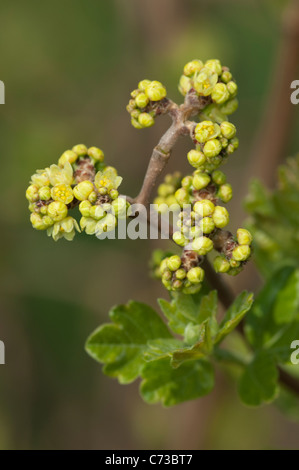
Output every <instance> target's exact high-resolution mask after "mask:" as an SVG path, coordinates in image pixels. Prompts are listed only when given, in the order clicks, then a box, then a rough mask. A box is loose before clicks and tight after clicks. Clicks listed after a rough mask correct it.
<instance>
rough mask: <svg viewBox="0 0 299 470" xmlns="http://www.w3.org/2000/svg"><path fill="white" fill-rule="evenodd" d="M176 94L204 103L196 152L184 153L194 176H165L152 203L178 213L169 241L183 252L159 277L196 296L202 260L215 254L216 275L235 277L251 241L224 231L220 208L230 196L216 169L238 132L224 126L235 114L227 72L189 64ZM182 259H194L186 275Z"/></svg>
mask: <svg viewBox="0 0 299 470" xmlns="http://www.w3.org/2000/svg"><path fill="white" fill-rule="evenodd" d="M179 88H180V91H181V92H182V94H183V95H188V94H189V93H193V94H194V92H195V93H196V94H197V96H198V99H199V97H201V99H202V97H206V98H207V101H206V102H204V104H205V107H204V108H203V109H201V112H200V114H199V119H200V122H195V123H193V124H192V125H191V127H190V129H191V130H190V137H191V139H192V141H193V142H194V144H195V148H194V149H191V150H190V151H189V152H188V154H187V159H188V162H189V163H190V165H191V166H192V167H193V168H195V171H194V172H193V173H192V174H191V175H187V176H185V177H183V178H181V177H180V179H177V180H175V181H176V184H173V180H172V179H171V175H167V177H166V178H167V180H166V179H165V181H164V183H163V184H162V185H160V186H159V189H158V197H157V198H156V199H155V202H156V203H158V204H159V205H161V207H163V208H164V209H165V208H166V209H165V210H167V205H170V204H168V201H169V202H171V204H175V202H176V203H177V204H178V206H179V207H180V212H179V214H178V220H177V222H176V226H175V228H174V232H173V241H174V242H175V243H176V244H177V245H178V246H180V247H182V248H183V255H182V256H181V258H180V257H179V256H176V255H173V256H169V257H167V258H165V259H161V261H160V265H159V272H160V277H161V278H162V282H163V284H164V286H165V287H166V288H167V289H169V290H182V291H183V292H191V291H192V292H196V291H197V290H198V289H200V286H201V283H202V280H203V276H204V272H203V269H202V268H201V267H200V266H199V264H200V263H201V260H202V258H203V257H204V256H206V255H207V254H208V253H210V252H211V251H212V250H216V251H218V252H219V253H220V254H219V256H217V257H216V258H215V260H214V268H215V270H216V271H217V272H221V273H227V274H230V275H235V274H238V272H240V271H241V269H242V268H243V266H244V264H245V263H246V261H247V260H248V258H249V257H250V253H251V250H250V244H251V240H252V236H251V234H250V233H249V232H248V231H247V230H245V229H238V231H237V236H236V237H233V235H232V234H231V233H230V232H228V231H226V230H224V229H225V227H226V226H227V225H228V223H229V212H228V210H227V209H226V208H225V207H223V206H222V205H221V202H222V203H227V202H229V201H230V200H231V198H232V195H233V192H232V187H231V185H230V184H229V183H227V181H226V176H225V174H224V173H223V172H222V171H220V170H219V169H218V167H219V166H220V165H221V164H222V163H224V162H225V161H226V159H227V157H228V156H229V155H230V154H232V153H233V152H235V150H237V148H238V146H239V140H238V138H237V137H236V132H237V131H236V127H235V126H234V124H232V123H231V122H229V121H228V120H227V115H229V114H231V112H233V111H234V110H235V109H236V103H237V102H236V98H235V96H236V93H237V85H236V84H235V82H234V81H233V79H232V75H231V73H230V71H229V70H228V68H227V67H222V66H221V64H220V62H219V61H218V60H208V61H207V62H206V63H205V64H204V63H203V62H202V61H200V60H193V61H191V62H188V64H186V66H185V68H184V75H183V76H182V77H181V79H180V84H179ZM179 183H180V187H178V185H179ZM168 198H169V199H168ZM163 203H164V204H163ZM165 203H166V204H165ZM160 212H162V210H160ZM186 256H187V258H186ZM186 259H188V260H190V259H192V263H193V264H192V266H191V267H190V264H189V265H188V267H189V268H190V270H189V269H186ZM156 272H157V270H156Z"/></svg>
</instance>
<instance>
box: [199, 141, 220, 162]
mask: <svg viewBox="0 0 299 470" xmlns="http://www.w3.org/2000/svg"><path fill="white" fill-rule="evenodd" d="M221 150H222V146H221V143H220V142H219V140H218V139H211V140H208V142H206V143H205V145H204V148H203V153H204V154H205V156H206V157H208V158H212V157H216V156H217V155H219V153H220V152H221Z"/></svg>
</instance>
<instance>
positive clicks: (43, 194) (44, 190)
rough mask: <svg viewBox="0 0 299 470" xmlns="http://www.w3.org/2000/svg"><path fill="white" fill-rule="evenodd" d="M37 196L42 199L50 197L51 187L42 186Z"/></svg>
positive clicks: (45, 199) (46, 199)
mask: <svg viewBox="0 0 299 470" xmlns="http://www.w3.org/2000/svg"><path fill="white" fill-rule="evenodd" d="M38 196H39V199H41V200H42V201H48V200H49V199H51V189H50V188H49V186H42V187H41V188H40V189H39V191H38Z"/></svg>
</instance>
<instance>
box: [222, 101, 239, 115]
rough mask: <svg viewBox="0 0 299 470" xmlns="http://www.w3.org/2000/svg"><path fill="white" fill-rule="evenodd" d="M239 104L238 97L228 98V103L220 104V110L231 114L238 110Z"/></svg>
mask: <svg viewBox="0 0 299 470" xmlns="http://www.w3.org/2000/svg"><path fill="white" fill-rule="evenodd" d="M238 106H239V102H238V100H237V98H233V99H231V100H228V101H227V102H226V103H224V104H223V105H221V106H220V111H221V112H222V113H223V114H226V115H227V116H229V115H230V114H233V113H234V112H235V111H237V109H238Z"/></svg>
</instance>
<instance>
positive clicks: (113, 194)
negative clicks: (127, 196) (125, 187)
mask: <svg viewBox="0 0 299 470" xmlns="http://www.w3.org/2000/svg"><path fill="white" fill-rule="evenodd" d="M118 195H119V192H118V191H117V189H111V191H110V192H109V196H110V197H111V199H117V198H118Z"/></svg>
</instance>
